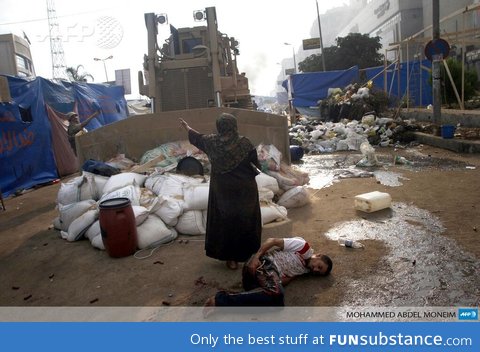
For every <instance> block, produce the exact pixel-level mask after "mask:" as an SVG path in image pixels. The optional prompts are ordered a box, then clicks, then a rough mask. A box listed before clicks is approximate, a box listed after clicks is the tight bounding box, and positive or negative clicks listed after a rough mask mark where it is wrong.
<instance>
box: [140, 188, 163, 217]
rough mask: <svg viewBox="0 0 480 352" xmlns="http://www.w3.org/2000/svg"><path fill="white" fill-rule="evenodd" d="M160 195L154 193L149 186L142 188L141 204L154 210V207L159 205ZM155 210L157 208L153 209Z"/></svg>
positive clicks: (149, 209)
mask: <svg viewBox="0 0 480 352" xmlns="http://www.w3.org/2000/svg"><path fill="white" fill-rule="evenodd" d="M157 198H158V196H157V195H156V194H155V193H153V192H152V191H151V190H149V189H148V188H144V187H142V188H140V200H139V202H140V205H141V206H142V207H145V208H147V209H148V211H152V209H154V208H156V207H157V202H158V200H157ZM153 212H155V210H153Z"/></svg>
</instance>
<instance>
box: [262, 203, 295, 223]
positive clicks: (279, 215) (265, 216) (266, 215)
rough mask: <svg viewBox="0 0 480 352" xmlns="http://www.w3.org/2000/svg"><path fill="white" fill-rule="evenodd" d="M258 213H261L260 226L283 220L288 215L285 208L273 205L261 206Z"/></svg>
mask: <svg viewBox="0 0 480 352" xmlns="http://www.w3.org/2000/svg"><path fill="white" fill-rule="evenodd" d="M260 212H261V213H262V225H265V224H269V223H271V222H273V221H281V220H285V219H286V218H287V214H288V212H287V208H285V207H282V206H280V205H277V204H275V203H270V204H261V206H260Z"/></svg>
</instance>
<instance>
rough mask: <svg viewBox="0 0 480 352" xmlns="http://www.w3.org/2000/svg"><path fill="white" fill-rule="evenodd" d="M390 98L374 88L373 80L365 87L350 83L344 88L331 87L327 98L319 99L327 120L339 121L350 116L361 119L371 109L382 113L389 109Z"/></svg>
mask: <svg viewBox="0 0 480 352" xmlns="http://www.w3.org/2000/svg"><path fill="white" fill-rule="evenodd" d="M389 105H390V99H389V98H388V96H387V95H386V94H385V92H383V91H380V90H373V89H372V82H368V83H367V84H366V86H365V87H363V86H360V85H358V84H350V85H348V86H347V87H345V88H344V89H343V90H342V89H340V88H330V89H329V90H328V96H327V98H326V99H323V100H320V101H318V106H319V108H320V115H321V117H322V119H324V120H325V121H331V122H338V121H340V120H341V119H344V118H348V119H351V120H359V119H360V118H361V117H362V116H364V115H365V114H366V113H368V112H370V111H375V112H376V113H378V114H380V113H383V112H384V111H386V110H387V108H388V106H389Z"/></svg>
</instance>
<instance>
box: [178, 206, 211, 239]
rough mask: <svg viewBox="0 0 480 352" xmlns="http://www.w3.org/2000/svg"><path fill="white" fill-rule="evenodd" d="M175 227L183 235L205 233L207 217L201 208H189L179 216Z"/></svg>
mask: <svg viewBox="0 0 480 352" xmlns="http://www.w3.org/2000/svg"><path fill="white" fill-rule="evenodd" d="M175 229H176V230H177V231H178V232H180V233H181V234H183V235H191V236H195V235H205V232H206V230H205V218H204V216H203V212H202V211H201V210H189V211H186V212H184V213H183V214H182V215H181V216H180V217H179V218H178V222H177V225H176V226H175Z"/></svg>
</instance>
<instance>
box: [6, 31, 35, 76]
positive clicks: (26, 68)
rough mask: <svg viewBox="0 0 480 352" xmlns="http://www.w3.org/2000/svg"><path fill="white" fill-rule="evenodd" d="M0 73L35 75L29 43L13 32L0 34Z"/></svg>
mask: <svg viewBox="0 0 480 352" xmlns="http://www.w3.org/2000/svg"><path fill="white" fill-rule="evenodd" d="M0 74H5V75H12V76H17V77H24V78H25V77H35V68H34V66H33V61H32V54H31V52H30V45H29V43H28V41H27V40H25V39H23V38H21V37H19V36H17V35H15V34H11V33H10V34H0Z"/></svg>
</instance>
